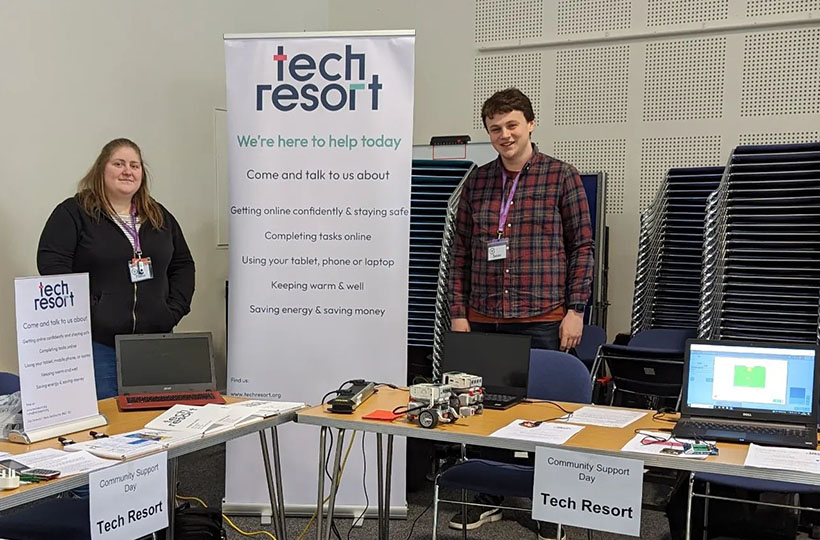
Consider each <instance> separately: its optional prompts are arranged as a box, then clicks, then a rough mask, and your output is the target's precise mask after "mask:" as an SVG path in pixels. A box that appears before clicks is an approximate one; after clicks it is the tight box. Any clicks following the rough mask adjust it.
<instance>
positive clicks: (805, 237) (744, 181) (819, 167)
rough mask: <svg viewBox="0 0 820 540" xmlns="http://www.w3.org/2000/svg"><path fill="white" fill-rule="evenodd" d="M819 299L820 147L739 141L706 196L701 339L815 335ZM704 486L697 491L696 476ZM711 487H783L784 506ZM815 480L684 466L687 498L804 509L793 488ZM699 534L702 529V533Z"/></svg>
mask: <svg viewBox="0 0 820 540" xmlns="http://www.w3.org/2000/svg"><path fill="white" fill-rule="evenodd" d="M819 300H820V144H818V143H811V144H791V145H776V146H771V145H767V146H739V147H737V148H735V150H734V151H733V152H732V155H731V157H730V159H729V164H728V166H727V168H726V174H725V175H724V177H723V180H722V181H721V183H720V186H719V188H718V189H717V190H716V191H715V192H714V193H713V194H712V195H711V196H710V197H709V200H708V202H707V209H706V221H705V224H704V260H703V278H702V286H701V299H700V318H699V326H698V333H699V335H700V337H701V338H704V339H734V340H739V341H744V342H751V343H760V342H798V343H816V342H817V341H818V301H819ZM696 481H699V482H701V483H703V484H704V487H705V490H704V492H702V493H698V492H697V491H696V490H695V482H696ZM715 486H722V487H724V488H735V489H739V490H744V491H745V490H749V491H759V492H776V493H784V494H790V495H791V496H792V497H793V498H794V502H793V503H792V504H783V503H781V504H779V505H778V504H773V503H767V502H764V501H749V500H748V499H741V498H736V497H732V496H726V495H723V496H722V497H715V496H714V495H713V494H711V489H712V488H714V487H715ZM809 493H811V494H814V495H815V496H816V495H817V494H818V493H820V489H818V488H817V487H816V486H803V485H798V484H790V483H785V482H775V481H771V480H759V479H750V478H740V477H732V476H724V475H720V474H703V473H691V474H690V476H689V490H688V501H687V503H688V508H689V511H688V512H687V537H688V536H689V535H690V528H691V526H692V510H691V508H692V499H693V498H703V499H704V500H705V503H704V513H703V527H704V529H705V528H706V527H707V526H708V512H709V499H710V498H722V499H723V500H725V501H735V502H742V503H749V502H753V503H754V504H757V505H768V506H780V507H785V508H792V509H795V510H796V509H802V510H807V509H810V508H806V506H805V505H804V504H802V503H801V501H800V495H805V494H809ZM704 536H705V534H704Z"/></svg>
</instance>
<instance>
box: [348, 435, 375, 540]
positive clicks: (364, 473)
mask: <svg viewBox="0 0 820 540" xmlns="http://www.w3.org/2000/svg"><path fill="white" fill-rule="evenodd" d="M365 435H367V433H366V432H364V431H362V467H363V470H362V489H363V490H364V510H363V511H362V513H361V514H360V515H359V517H357V518H356V519H354V520H353V523H352V524H351V525H350V528H349V529H348V530H347V540H350V531H352V530H353V527H355V526H356V522H357V521H359V520H360V519H362V520H363V519H364V515H365V514H366V513H367V509H368V508H370V497H368V496H367V455H365V452H364V439H365Z"/></svg>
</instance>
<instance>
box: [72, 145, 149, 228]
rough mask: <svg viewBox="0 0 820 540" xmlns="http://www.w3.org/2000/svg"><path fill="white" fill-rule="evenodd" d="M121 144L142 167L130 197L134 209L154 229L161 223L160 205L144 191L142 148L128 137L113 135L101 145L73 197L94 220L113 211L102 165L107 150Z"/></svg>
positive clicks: (108, 153)
mask: <svg viewBox="0 0 820 540" xmlns="http://www.w3.org/2000/svg"><path fill="white" fill-rule="evenodd" d="M123 146H126V147H128V148H131V149H132V150H134V151H135V152H136V153H137V155H138V156H139V158H140V165H141V167H142V182H141V183H140V187H139V189H138V190H137V192H136V193H134V196H133V198H132V199H131V200H132V201H133V202H134V206H135V207H136V209H137V214H138V215H139V216H140V218H141V219H142V222H143V223H145V222H146V221H148V222H149V223H151V225H152V226H153V227H154V228H155V229H161V228H162V226H163V225H164V223H165V220H164V218H163V216H162V209H161V208H160V206H159V203H157V201H155V200H154V199H153V197H151V195H150V194H149V192H148V182H149V175H148V169H146V168H145V162H144V161H143V160H142V151H141V150H140V147H139V146H137V143H135V142H134V141H132V140H130V139H114V140H113V141H109V142H108V143H106V145H105V146H103V147H102V150H100V155H98V156H97V159H96V160H94V164H93V165H91V168H90V169H89V170H88V172H87V173H86V174H85V176H83V177H82V179H81V180H80V183H79V184H78V186H77V195H76V197H77V201H78V202H79V204H80V207H81V208H82V209H83V210H85V211H86V212H87V213H88V214H89V215H90V216H92V217H93V218H94V219H97V220H99V219H100V217H101V216H102V215H103V214H113V213H114V207H113V206H111V203H110V202H109V201H108V197H106V195H105V165H106V164H107V163H108V160H109V159H111V154H113V153H114V152H115V151H117V150H118V149H119V148H122V147H123Z"/></svg>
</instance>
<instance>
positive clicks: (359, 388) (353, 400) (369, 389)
mask: <svg viewBox="0 0 820 540" xmlns="http://www.w3.org/2000/svg"><path fill="white" fill-rule="evenodd" d="M375 393H376V385H375V384H374V383H372V382H368V381H365V380H364V379H359V380H356V381H351V382H350V386H348V387H347V388H345V389H344V390H340V391H339V393H338V394H337V395H336V397H335V398H333V399H331V400H330V401H328V404H330V409H328V410H329V411H330V412H332V413H343V414H350V413H352V412H353V411H355V410H356V408H357V407H358V406H359V405H361V404H362V403H364V401H365V400H366V399H367V398H369V397H370V396H372V395H373V394H375Z"/></svg>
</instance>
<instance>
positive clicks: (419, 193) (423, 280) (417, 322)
mask: <svg viewBox="0 0 820 540" xmlns="http://www.w3.org/2000/svg"><path fill="white" fill-rule="evenodd" d="M474 168H475V164H474V163H473V162H472V161H462V160H436V161H433V160H427V159H414V160H413V174H412V180H411V185H412V187H411V195H410V286H409V299H408V304H409V305H408V328H407V335H408V344H409V345H411V346H425V347H430V346H432V345H433V343H434V340H435V336H437V335H440V334H439V333H438V332H436V331H435V330H434V327H435V326H436V311H437V309H438V307H439V305H440V303H441V301H442V299H441V298H440V295H441V291H440V289H441V287H440V286H439V283H440V281H441V279H442V278H441V276H439V264H440V259H441V257H444V256H445V253H446V254H447V256H448V258H449V246H450V245H452V231H451V229H452V215H453V213H454V212H453V211H452V210H451V201H452V200H453V195H452V194H453V190H457V192H458V193H461V190H460V188H459V186H460V185H461V182H462V181H463V180H464V178H466V176H467V175H468V174H469V173H470V171H472V170H473V169H474ZM455 200H456V204H457V203H458V198H457V197H456V198H455ZM442 236H443V237H444V240H442ZM448 238H449V240H448ZM445 247H446V248H447V249H446V250H445ZM445 286H446V283H445ZM444 293H445V296H444V298H443V301H444V305H445V306H446V302H447V297H446V289H445V290H444Z"/></svg>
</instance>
